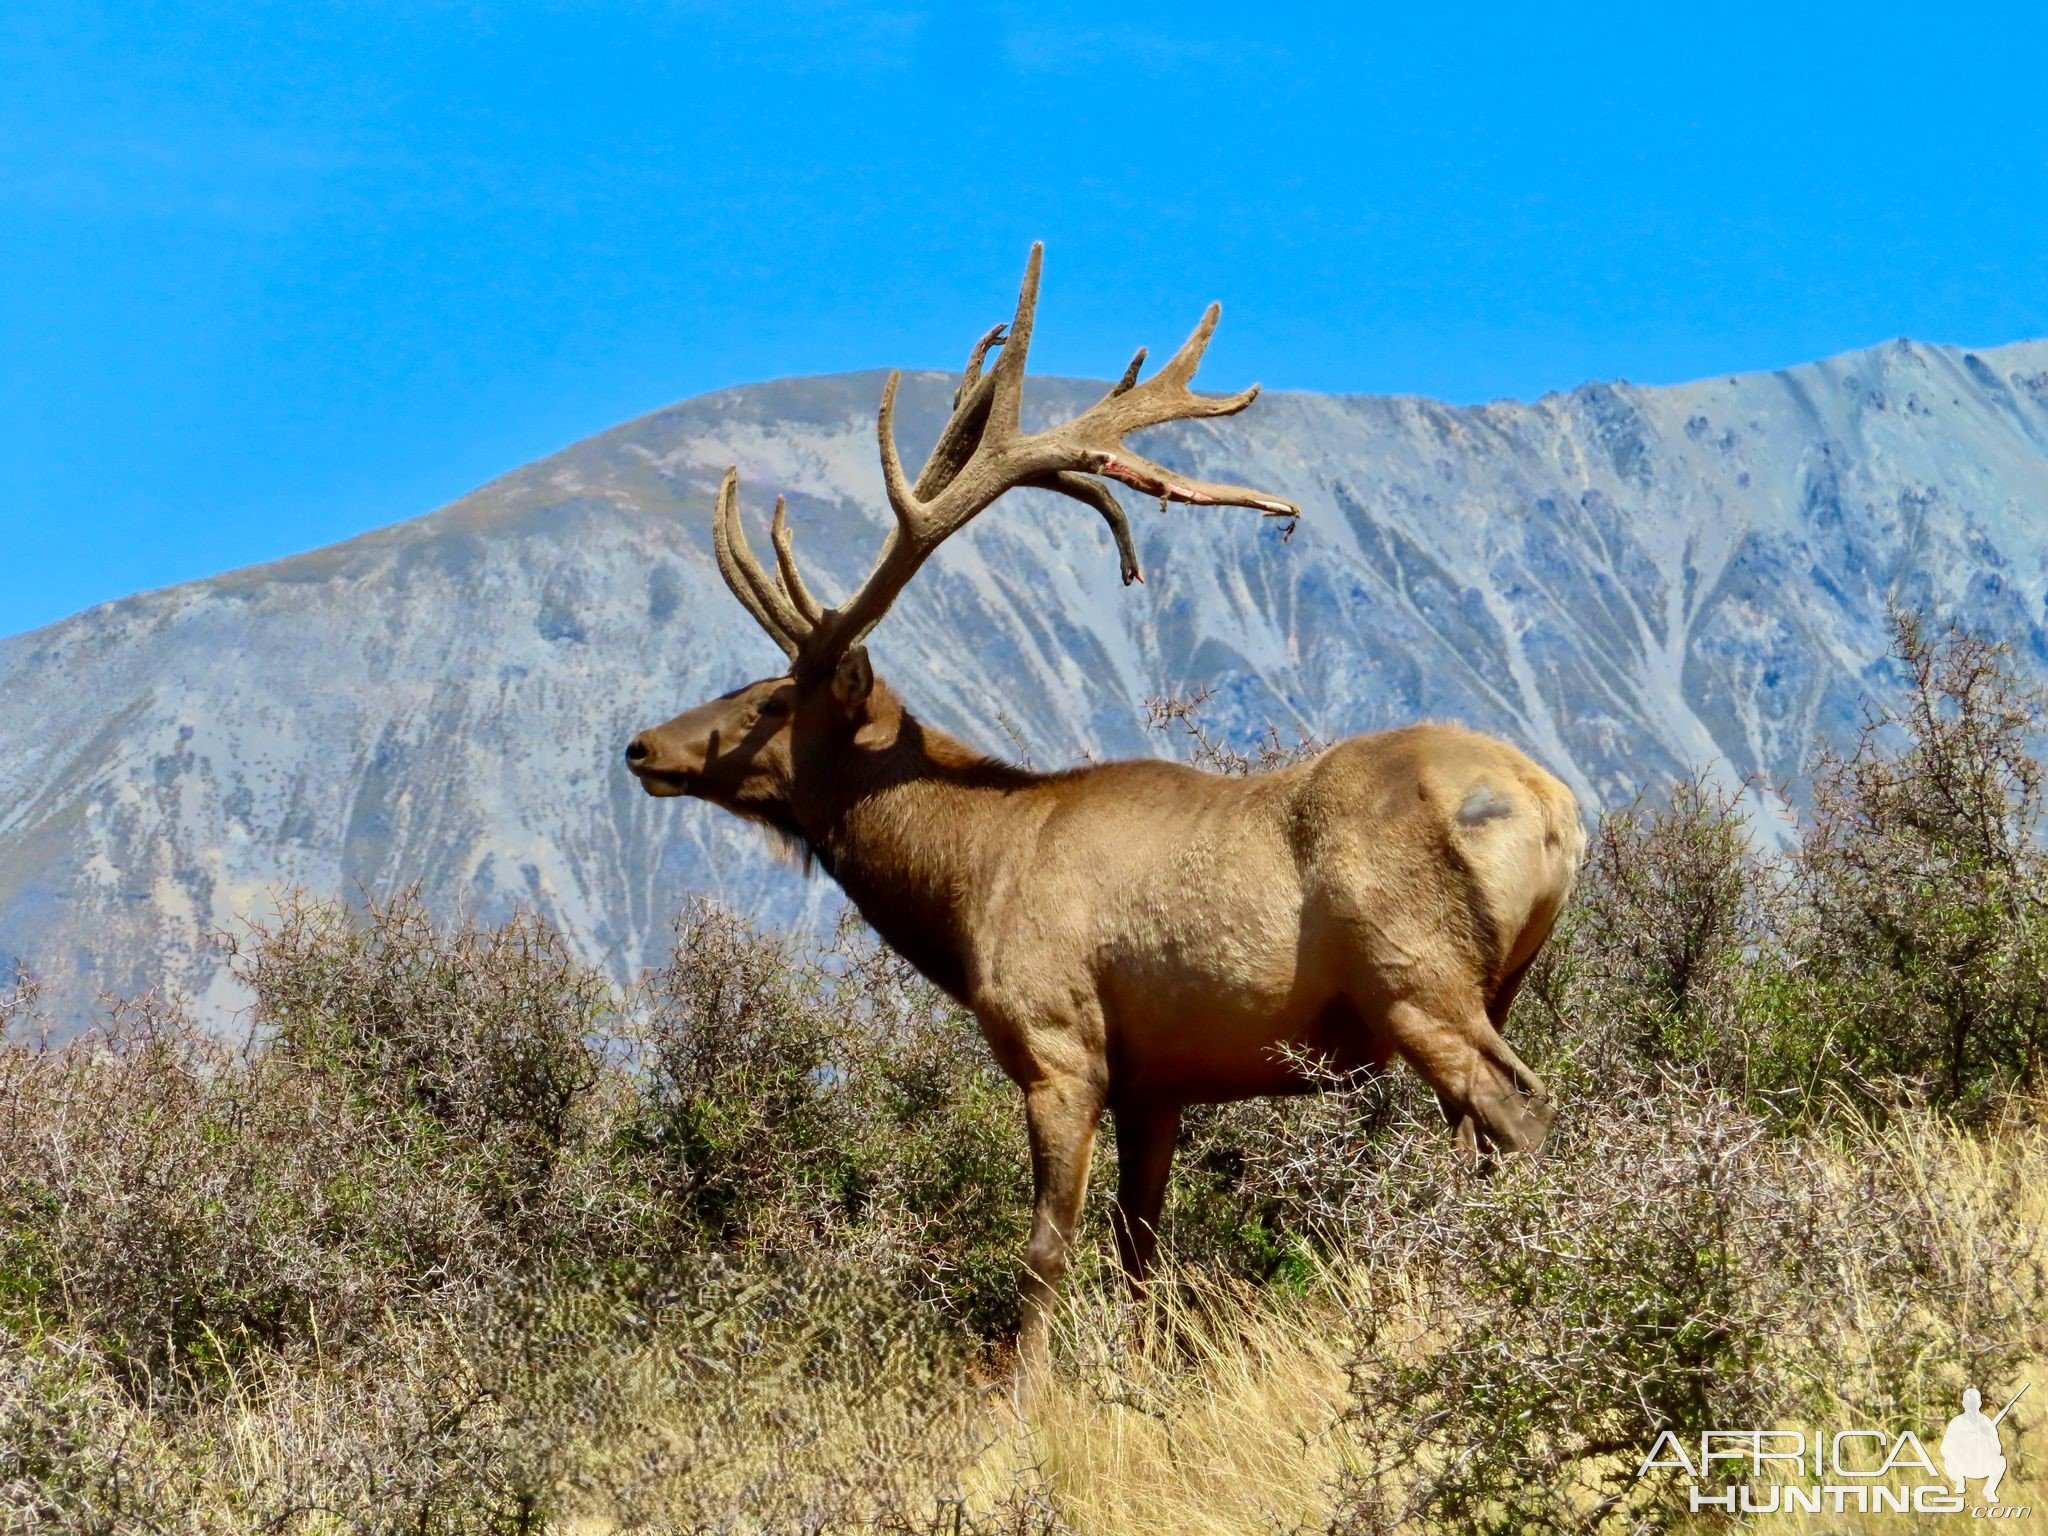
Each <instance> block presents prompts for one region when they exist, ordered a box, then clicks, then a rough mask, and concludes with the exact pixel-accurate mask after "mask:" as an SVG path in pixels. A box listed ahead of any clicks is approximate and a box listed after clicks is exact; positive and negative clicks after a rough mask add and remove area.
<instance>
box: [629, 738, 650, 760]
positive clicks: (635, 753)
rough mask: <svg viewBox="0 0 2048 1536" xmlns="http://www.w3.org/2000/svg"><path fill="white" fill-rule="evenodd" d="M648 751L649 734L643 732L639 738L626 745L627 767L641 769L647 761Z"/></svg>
mask: <svg viewBox="0 0 2048 1536" xmlns="http://www.w3.org/2000/svg"><path fill="white" fill-rule="evenodd" d="M648 751H649V748H648V745H647V733H646V732H645V731H642V732H641V733H640V734H639V735H638V736H635V737H634V738H633V739H632V740H631V741H629V742H627V743H626V766H627V767H628V768H637V767H639V766H640V765H641V764H642V763H644V762H646V761H647V753H648Z"/></svg>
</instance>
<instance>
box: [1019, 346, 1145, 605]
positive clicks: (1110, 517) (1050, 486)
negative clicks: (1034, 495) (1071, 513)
mask: <svg viewBox="0 0 2048 1536" xmlns="http://www.w3.org/2000/svg"><path fill="white" fill-rule="evenodd" d="M1140 355H1142V354H1140ZM1025 483H1026V484H1028V485H1034V486H1036V487H1038V488H1039V489H1040V490H1044V491H1057V492H1059V494H1060V495H1062V496H1071V497H1073V498H1074V500H1076V501H1078V502H1082V503H1083V504H1085V505H1087V506H1091V507H1093V508H1094V509H1095V510H1096V511H1097V512H1100V513H1101V514H1102V520H1103V521H1104V522H1105V523H1107V524H1109V536H1110V537H1111V538H1112V539H1114V540H1116V559H1117V566H1118V569H1119V572H1120V574H1121V575H1122V576H1123V579H1124V585H1125V586H1127V587H1128V586H1129V585H1130V584H1131V583H1132V582H1134V581H1136V582H1143V581H1144V579H1145V573H1144V572H1143V571H1141V570H1139V569H1138V547H1137V545H1136V544H1134V543H1132V541H1131V524H1130V520H1129V519H1128V518H1126V517H1125V516H1124V508H1123V503H1122V502H1120V501H1118V500H1117V499H1116V492H1115V491H1112V490H1111V489H1110V488H1109V487H1108V486H1106V485H1104V484H1103V483H1102V482H1101V481H1100V480H1091V479H1089V478H1088V477H1087V476H1086V475H1081V474H1076V473H1074V471H1072V470H1068V469H1063V470H1060V471H1058V472H1057V473H1055V474H1051V475H1047V476H1046V477H1045V478H1044V479H1042V480H1030V481H1027V482H1025Z"/></svg>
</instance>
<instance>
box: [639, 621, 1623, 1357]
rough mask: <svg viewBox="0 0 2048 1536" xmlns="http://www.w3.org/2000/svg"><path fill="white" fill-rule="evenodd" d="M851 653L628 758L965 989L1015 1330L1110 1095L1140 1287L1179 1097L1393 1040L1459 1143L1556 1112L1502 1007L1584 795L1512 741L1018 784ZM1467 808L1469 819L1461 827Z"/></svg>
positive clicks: (1550, 895)
mask: <svg viewBox="0 0 2048 1536" xmlns="http://www.w3.org/2000/svg"><path fill="white" fill-rule="evenodd" d="M856 656H857V657H858V665H857V666H848V665H842V666H841V667H840V669H839V672H838V673H837V674H836V675H835V676H834V677H833V678H832V679H831V680H829V681H828V682H813V683H802V682H799V681H797V680H795V679H792V678H789V677H780V678H770V679H766V680H764V681H761V682H758V683H754V684H752V685H750V686H749V687H747V688H743V689H741V690H739V691H738V692H736V693H734V694H731V695H728V696H727V697H725V698H723V699H719V700H715V701H713V702H712V703H710V704H706V705H703V706H700V707H699V708H697V709H694V710H691V711H689V712H688V713H686V714H683V715H680V716H678V717H677V718H676V719H674V720H672V721H670V722H669V723H668V724H666V725H662V726H657V727H655V728H654V729H652V730H649V731H645V732H642V733H641V735H640V736H639V737H638V738H636V739H635V742H634V744H633V747H632V749H631V753H630V756H631V759H632V768H633V771H634V772H635V773H636V774H637V775H638V776H639V777H640V779H641V782H642V783H643V784H644V785H645V786H646V788H647V789H648V791H649V793H651V794H656V795H667V794H690V795H695V796H699V797H701V798H704V799H708V800H711V801H713V802H715V803H717V804H719V805H722V806H725V807H726V808H728V809H730V810H733V811H736V812H738V813H740V814H742V815H746V816H749V817H752V818H755V819H757V820H760V821H762V822H763V823H765V824H766V825H767V826H768V827H770V828H771V829H773V830H775V831H777V832H779V833H781V834H782V835H784V836H788V837H794V838H798V839H801V841H802V843H803V845H804V846H805V847H806V848H807V849H809V850H810V852H811V854H812V855H813V856H814V857H815V858H816V859H817V861H818V864H819V866H820V867H821V868H823V869H824V870H825V871H826V872H827V873H828V874H830V875H831V876H832V877H833V878H834V879H836V880H837V881H838V882H839V883H840V884H841V885H842V886H843V887H844V888H845V890H846V892H847V894H848V895H849V896H850V897H851V898H852V900H853V901H854V903H855V905H856V906H857V907H858V908H859V910H860V912H861V914H862V916H863V917H865V918H866V919H867V920H868V922H869V923H870V924H872V925H873V927H874V928H875V930H876V931H877V932H878V933H880V934H881V936H882V937H883V938H884V939H885V940H886V941H888V943H889V944H891V945H892V946H893V947H895V948H896V949H897V950H898V951H899V952H901V953H902V954H903V955H904V956H905V957H907V958H908V959H909V960H911V961H912V962H913V963H914V964H915V965H916V966H917V967H918V968H919V969H920V970H921V971H922V972H923V973H924V974H925V975H927V976H929V977H930V978H931V979H932V980H933V981H934V982H936V983H937V984H938V985H939V986H941V987H944V988H945V989H946V990H947V991H948V992H950V993H951V994H952V995H953V996H955V997H957V998H958V999H959V1000H960V1001H961V1002H962V1003H964V1004H965V1005H966V1006H967V1007H969V1008H970V1009H972V1010H973V1012H974V1014H975V1017H976V1018H977V1019H978V1020H979V1021H980V1023H981V1027H982V1031H983V1033H984V1035H985V1036H986V1038H987V1040H988V1042H989V1045H990V1047H991V1049H993V1051H994V1052H995V1055H996V1058H997V1060H998V1061H999V1062H1000V1063H1001V1064H1002V1067H1003V1070H1004V1071H1005V1072H1006V1073H1008V1074H1009V1076H1010V1077H1011V1079H1012V1080H1013V1081H1015V1082H1016V1083H1017V1085H1018V1087H1019V1088H1020V1089H1022V1091H1023V1093H1024V1098H1025V1107H1026V1113H1027V1116H1028V1118H1029V1121H1030V1127H1031V1142H1032V1161H1033V1174H1034V1184H1035V1187H1036V1191H1037V1196H1036V1209H1035V1215H1034V1220H1033V1226H1032V1234H1031V1240H1030V1243H1029V1245H1028V1248H1027V1260H1028V1264H1029V1270H1030V1278H1029V1280H1028V1281H1027V1289H1028V1291H1029V1294H1030V1296H1031V1298H1032V1300H1033V1302H1034V1305H1033V1306H1032V1307H1031V1308H1030V1309H1029V1310H1028V1311H1027V1326H1026V1345H1027V1348H1028V1349H1032V1350H1035V1349H1037V1348H1040V1347H1042V1329H1043V1305H1044V1303H1045V1302H1046V1301H1047V1300H1048V1299H1049V1298H1050V1296H1051V1293H1052V1288H1053V1287H1054V1286H1055V1285H1056V1284H1057V1282H1058V1280H1059V1278H1060V1276H1061V1274H1062V1273H1063V1272H1064V1271H1065V1269H1066V1265H1067V1247H1068V1243H1069V1241H1070V1239H1071V1238H1072V1235H1073V1227H1074V1222H1075V1219H1076V1218H1077V1216H1078V1214H1079V1211H1080V1204H1081V1195H1082V1191H1083V1188H1084V1187H1085V1183H1086V1177H1087V1167H1088V1160H1089V1153H1090V1149H1091V1148H1092V1146H1093V1142H1094V1135H1095V1129H1096V1124H1097V1121H1098V1119H1099V1118H1100V1116H1101V1114H1102V1113H1103V1111H1104V1110H1109V1111H1111V1112H1113V1113H1114V1114H1116V1116H1117V1118H1118V1136H1119V1145H1120V1147H1121V1161H1122V1169H1121V1178H1120V1180H1119V1189H1118V1216H1117V1239H1118V1248H1119V1252H1120V1254H1121V1256H1122V1258H1123V1260H1124V1263H1125V1265H1126V1267H1127V1268H1128V1269H1129V1270H1130V1272H1131V1274H1132V1275H1133V1277H1134V1278H1138V1277H1142V1275H1143V1273H1144V1271H1145V1268H1146V1266H1147V1264H1148V1263H1149V1262H1150V1258H1151V1254H1152V1249H1153V1232H1152V1227H1153V1223H1154V1222H1155V1221H1156V1220H1157V1218H1158V1214H1159V1209H1160V1205H1161V1201H1162V1199H1163V1196H1164V1190H1165V1182H1166V1174H1167V1169H1168V1166H1169V1164H1170V1162H1171V1159H1172V1148H1173V1136H1174V1131H1175V1128H1176V1127H1177V1124H1178V1121H1179V1116H1180V1110H1181V1107H1182V1106H1183V1105H1186V1104H1190V1103H1197V1102H1207V1101H1218V1100H1228V1099H1238V1098H1246V1097H1252V1096H1255V1095H1260V1094H1273V1093H1291V1092H1298V1091H1300V1090H1301V1089H1302V1088H1303V1087H1305V1086H1306V1085H1305V1084H1304V1082H1303V1081H1302V1079H1301V1078H1300V1077H1299V1075H1298V1074H1297V1073H1296V1071H1295V1070H1294V1069H1293V1068H1292V1067H1290V1065H1289V1064H1288V1062H1287V1060H1286V1055H1287V1052H1288V1049H1289V1048H1293V1049H1296V1050H1303V1051H1308V1052H1310V1053H1313V1054H1316V1055H1320V1056H1322V1057H1323V1058H1325V1059H1326V1060H1328V1061H1329V1062H1330V1063H1331V1064H1332V1065H1334V1066H1336V1067H1338V1068H1340V1069H1343V1068H1351V1067H1361V1066H1382V1065H1385V1064H1387V1063H1389V1062H1391V1061H1392V1060H1393V1059H1394V1058H1395V1057H1397V1056H1398V1057H1401V1058H1403V1059H1405V1060H1406V1061H1408V1062H1409V1064H1410V1065H1411V1066H1413V1067H1414V1068H1415V1070H1416V1071H1417V1072H1419V1073H1420V1074H1421V1075H1422V1076H1423V1077H1424V1078H1425V1079H1426V1080H1427V1081H1428V1082H1429V1083H1430V1084H1431V1085H1432V1086H1433V1087H1434V1088H1435V1089H1436V1091H1437V1093H1438V1095H1439V1097H1440V1099H1441V1100H1442V1102H1443V1104H1444V1107H1445V1112H1446V1114H1447V1115H1448V1116H1449V1117H1450V1119H1451V1120H1452V1122H1453V1124H1454V1125H1456V1126H1457V1127H1458V1129H1459V1134H1460V1137H1461V1139H1463V1140H1465V1141H1466V1142H1467V1143H1468V1144H1469V1145H1471V1146H1473V1147H1474V1149H1475V1150H1479V1149H1482V1148H1486V1147H1497V1148H1500V1149H1502V1150H1508V1151H1516V1150H1526V1149H1531V1148H1534V1147H1536V1146H1537V1145H1539V1144H1540V1143H1541V1142H1542V1140H1543V1136H1544V1133H1545V1130H1546V1129H1547V1127H1548V1125H1549V1121H1550V1116H1551V1108H1550V1105H1549V1103H1548V1101H1547V1099H1546V1098H1545V1096H1544V1095H1543V1091H1542V1086H1541V1084H1540V1083H1539V1082H1538V1080H1537V1078H1536V1075H1535V1074H1534V1073H1533V1072H1531V1071H1530V1070H1529V1068H1528V1067H1527V1066H1525V1065H1524V1064H1523V1063H1522V1061H1521V1060H1520V1059H1519V1058H1518V1057H1517V1056H1516V1055H1515V1053H1514V1052H1513V1051H1512V1050H1511V1049H1510V1048H1509V1047H1508V1045H1507V1044H1506V1042H1505V1041H1504V1040H1503V1039H1502V1038H1501V1035H1500V1032H1499V1027H1498V1026H1499V1024H1500V1023H1501V1022H1502V1020H1503V1019H1504V1017H1505V1013H1506V1008H1505V1001H1506V1000H1508V999H1511V998H1512V994H1513V990H1514V988H1515V987H1516V986H1517V985H1519V982H1520V979H1521V976H1522V973H1523V972H1524V971H1525V970H1526V968H1527V966H1528V964H1529V962H1530V961H1531V960H1532V959H1533V958H1534V956H1535V954H1536V951H1537V950H1538V948H1539V947H1540V946H1541V945H1542V943H1543V941H1544V939H1545V938H1546V937H1547V936H1548V934H1549V932H1550V928H1551V925H1552V923H1553V922H1554V921H1555V920H1556V917H1557V914H1558V912H1559V910H1560V909H1561V908H1562V907H1563V905H1564V902H1565V899H1566V897H1567V896H1568V894H1569V892H1570V890H1571V885H1572V881H1573V878H1574V875H1575V873H1576V871H1577V868H1578V863H1579V857H1580V854H1581V852H1582V850H1583V843H1584V837H1583V833H1582V831H1581V828H1580V825H1579V819H1578V811H1577V807H1576V805H1575V804H1574V802H1573V799H1572V796H1571V793H1570V791H1569V790H1567V789H1566V788H1565V786H1564V785H1563V784H1561V783H1559V782H1558V780H1556V779H1555V778H1553V777H1552V776H1551V775H1549V774H1548V773H1546V772H1544V771H1543V770H1542V769H1541V768H1539V767H1537V766H1536V764H1535V763H1533V762H1531V761H1530V760H1529V759H1528V758H1527V757H1525V756H1524V755H1522V754H1521V753H1520V752H1517V751H1516V750H1515V749H1513V748H1512V747H1509V746H1506V745H1505V744H1503V743H1501V742H1498V741H1494V740H1492V739H1491V738H1489V737H1486V736H1481V735H1477V734H1475V733H1473V732H1470V731H1466V730H1462V729H1460V728H1458V727H1456V726H1448V725H1436V724H1430V725H1414V726H1409V727H1406V728H1405V729H1402V730H1396V731H1387V732H1384V733H1382V734H1379V735H1374V736H1360V737H1354V738H1352V739H1350V740H1348V741H1344V742H1340V743H1338V744H1337V745H1335V746H1333V747H1330V748H1328V749H1327V750H1325V751H1324V752H1322V753H1320V754H1318V755H1317V756H1316V757H1314V758H1313V759H1311V760H1309V761H1307V762H1304V763H1301V764H1298V765H1296V766H1293V767H1289V768H1285V769H1282V770H1279V771H1278V772H1274V773H1269V774H1263V775H1259V776H1255V777H1251V778H1230V777H1224V776H1221V775H1215V774H1207V773H1201V772H1198V771H1196V770H1194V769H1191V768H1186V767H1182V766H1179V765H1177V764H1172V763H1165V762H1151V761H1139V762H1119V763H1105V764H1100V765H1096V766H1090V767H1085V768H1077V769H1072V770H1069V771H1067V772H1063V773H1032V772H1028V771H1026V770H1023V769H1019V768H1014V767H1011V766H1009V765H1007V764H1004V763H1000V762H997V761H994V760H992V759H990V758H987V757H984V756H982V755H981V754H979V753H977V752H974V751H973V750H971V749H970V748H968V747H966V746H964V745H963V744H962V743H960V742H958V741H955V740H954V739H952V738H951V737H948V736H946V735H944V734H942V733H940V732H938V731H934V730H932V729H930V728H929V727H926V726H924V725H922V724H920V723H919V722H918V721H917V720H916V719H914V718H913V717H912V716H911V715H910V714H909V713H908V711H906V710H905V709H904V708H903V706H902V703H901V702H900V701H899V700H898V699H897V697H896V696H895V694H894V693H893V692H892V691H891V690H890V689H888V688H887V687H886V686H884V685H881V684H876V683H872V682H871V681H864V679H865V678H866V673H865V665H866V663H865V656H864V655H863V654H861V653H856ZM850 673H851V674H854V675H853V676H852V677H851V678H850V679H849V674H850ZM1482 789H1483V790H1484V791H1485V794H1484V795H1482V796H1480V798H1479V799H1478V800H1476V801H1474V800H1473V799H1472V797H1473V796H1474V795H1475V794H1477V793H1478V792H1479V791H1480V790H1482ZM1468 802H1469V803H1470V804H1471V805H1473V806H1476V807H1477V809H1478V810H1479V811H1481V812H1484V813H1485V814H1482V815H1477V816H1476V819H1473V818H1461V815H1460V811H1461V808H1465V807H1467V806H1468ZM1495 802H1500V803H1499V804H1496V803H1495ZM1503 806H1504V807H1505V808H1504V809H1503Z"/></svg>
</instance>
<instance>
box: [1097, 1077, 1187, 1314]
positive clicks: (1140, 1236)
mask: <svg viewBox="0 0 2048 1536" xmlns="http://www.w3.org/2000/svg"><path fill="white" fill-rule="evenodd" d="M1114 1113H1115V1115H1116V1208H1115V1209H1114V1210H1113V1211H1112V1212H1111V1213H1110V1220H1111V1222H1112V1224H1113V1225H1114V1226H1115V1228H1116V1256H1117V1258H1118V1260H1119V1261H1120V1262H1121V1263H1122V1264H1123V1267H1124V1274H1125V1275H1127V1276H1128V1277H1129V1278H1130V1282H1131V1289H1132V1290H1133V1291H1136V1290H1139V1289H1140V1288H1142V1287H1143V1285H1144V1283H1145V1276H1146V1275H1147V1274H1148V1273H1149V1272H1150V1270H1151V1268H1152V1255H1153V1254H1154V1252H1156V1251H1157V1249H1158V1246H1159V1213H1160V1211H1161V1210H1162V1209H1164V1207H1165V1205H1166V1176H1167V1174H1168V1172H1169V1171H1171V1169H1172V1167H1173V1142H1174V1137H1175V1136H1177V1135H1178V1134H1179V1133H1180V1106H1179V1105H1178V1104H1154V1103H1120V1104H1118V1105H1117V1106H1116V1108H1115V1111H1114Z"/></svg>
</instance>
